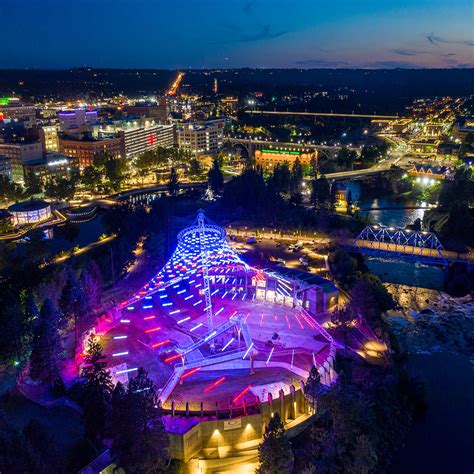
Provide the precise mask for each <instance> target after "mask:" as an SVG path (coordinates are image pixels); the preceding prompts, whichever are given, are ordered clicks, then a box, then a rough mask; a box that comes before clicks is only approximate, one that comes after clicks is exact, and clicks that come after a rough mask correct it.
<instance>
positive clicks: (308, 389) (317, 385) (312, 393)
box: [304, 365, 322, 413]
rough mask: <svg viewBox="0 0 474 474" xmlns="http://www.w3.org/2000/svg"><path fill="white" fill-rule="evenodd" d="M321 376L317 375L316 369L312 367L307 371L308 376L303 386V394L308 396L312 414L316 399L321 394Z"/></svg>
mask: <svg viewBox="0 0 474 474" xmlns="http://www.w3.org/2000/svg"><path fill="white" fill-rule="evenodd" d="M321 388H322V385H321V375H320V374H319V371H318V369H317V368H316V367H315V366H314V365H313V367H311V370H310V371H309V376H308V378H307V380H306V383H305V384H304V393H305V395H309V398H310V399H311V403H312V405H313V413H314V411H315V409H316V397H317V396H318V395H319V393H320V392H321Z"/></svg>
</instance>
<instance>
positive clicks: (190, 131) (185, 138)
mask: <svg viewBox="0 0 474 474" xmlns="http://www.w3.org/2000/svg"><path fill="white" fill-rule="evenodd" d="M176 137H177V142H178V146H179V148H181V149H183V150H186V151H189V152H190V153H192V154H193V155H194V156H199V155H206V154H210V153H217V151H219V149H220V148H221V147H222V144H223V141H224V122H223V121H219V122H214V123H210V122H208V123H205V124H195V123H192V124H184V125H181V126H180V127H179V128H178V130H177V132H176Z"/></svg>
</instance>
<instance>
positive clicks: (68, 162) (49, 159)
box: [23, 152, 77, 182]
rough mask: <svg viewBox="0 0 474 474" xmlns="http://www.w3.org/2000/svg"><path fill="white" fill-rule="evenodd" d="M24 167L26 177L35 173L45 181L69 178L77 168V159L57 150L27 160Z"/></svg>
mask: <svg viewBox="0 0 474 474" xmlns="http://www.w3.org/2000/svg"><path fill="white" fill-rule="evenodd" d="M23 169H24V174H25V177H26V176H27V175H30V174H34V175H35V176H37V177H39V178H41V180H42V181H43V182H45V181H47V180H49V179H50V178H68V177H69V176H70V174H71V172H72V171H73V170H74V169H77V160H76V159H75V158H71V157H68V156H64V155H61V154H60V153H57V152H56V153H46V154H45V156H44V158H41V159H38V160H32V161H27V162H26V163H25V164H24V165H23Z"/></svg>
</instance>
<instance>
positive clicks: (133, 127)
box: [101, 118, 175, 159]
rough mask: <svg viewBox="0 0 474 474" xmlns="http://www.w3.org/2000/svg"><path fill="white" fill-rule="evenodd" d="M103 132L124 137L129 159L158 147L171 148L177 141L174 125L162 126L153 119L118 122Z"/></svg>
mask: <svg viewBox="0 0 474 474" xmlns="http://www.w3.org/2000/svg"><path fill="white" fill-rule="evenodd" d="M101 131H102V132H104V133H116V134H117V135H118V136H119V137H122V139H123V142H124V149H125V156H126V158H127V159H133V158H136V157H137V156H139V155H141V154H142V153H145V152H146V151H149V150H154V149H156V148H158V147H166V148H168V147H171V146H173V145H174V141H175V136H174V135H175V134H174V125H160V124H159V123H158V121H157V120H156V119H153V118H138V119H133V120H130V119H125V120H116V121H114V122H112V123H110V124H107V125H105V126H104V127H102V128H101Z"/></svg>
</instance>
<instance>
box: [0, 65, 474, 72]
mask: <svg viewBox="0 0 474 474" xmlns="http://www.w3.org/2000/svg"><path fill="white" fill-rule="evenodd" d="M79 69H94V70H102V71H106V70H118V71H166V72H172V71H183V72H186V71H234V70H245V69H250V70H255V71H271V70H282V71H291V70H297V71H397V70H401V71H432V70H436V71H453V70H454V71H458V70H461V71H466V70H469V69H474V64H473V65H470V66H451V67H421V66H413V67H401V66H397V67H297V66H291V67H290V66H286V67H283V66H280V67H270V66H269V67H256V66H255V67H253V66H238V67H202V68H198V67H192V68H179V67H178V68H165V67H126V66H64V67H33V66H32V67H26V66H25V67H0V71H70V70H79Z"/></svg>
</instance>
